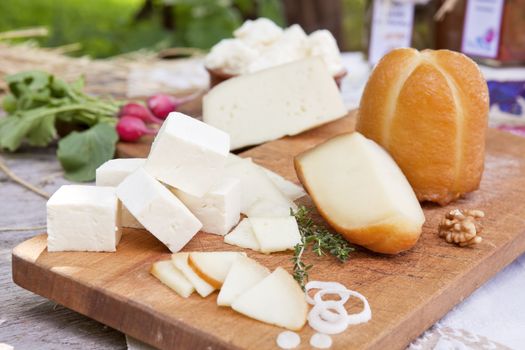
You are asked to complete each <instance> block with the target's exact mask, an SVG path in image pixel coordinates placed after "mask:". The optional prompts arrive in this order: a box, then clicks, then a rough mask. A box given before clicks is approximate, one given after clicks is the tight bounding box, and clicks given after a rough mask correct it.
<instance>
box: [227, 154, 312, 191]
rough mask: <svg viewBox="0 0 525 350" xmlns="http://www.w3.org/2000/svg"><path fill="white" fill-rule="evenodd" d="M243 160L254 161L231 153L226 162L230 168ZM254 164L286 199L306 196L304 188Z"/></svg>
mask: <svg viewBox="0 0 525 350" xmlns="http://www.w3.org/2000/svg"><path fill="white" fill-rule="evenodd" d="M243 159H247V160H249V161H252V159H251V158H241V157H239V156H237V155H235V154H233V153H230V154H229V155H228V159H227V161H226V166H228V164H232V163H235V162H239V161H242V160H243ZM253 164H254V165H256V166H257V167H259V168H260V169H262V170H263V171H264V173H265V174H266V176H268V178H269V179H270V181H272V183H273V184H274V186H275V187H277V189H278V190H279V192H281V193H282V194H284V195H285V196H286V197H288V199H289V200H291V201H294V200H296V199H299V198H301V197H303V196H306V192H305V191H304V190H303V188H302V187H301V186H298V185H296V184H294V183H293V182H291V181H288V180H286V179H285V178H284V177H282V176H281V175H279V174H277V173H274V172H273V171H271V170H270V169H267V168H265V167H263V166H262V165H259V164H256V163H253Z"/></svg>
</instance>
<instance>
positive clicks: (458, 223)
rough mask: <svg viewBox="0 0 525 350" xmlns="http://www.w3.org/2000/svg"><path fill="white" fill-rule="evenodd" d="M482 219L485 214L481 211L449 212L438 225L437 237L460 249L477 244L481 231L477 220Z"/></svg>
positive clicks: (457, 210)
mask: <svg viewBox="0 0 525 350" xmlns="http://www.w3.org/2000/svg"><path fill="white" fill-rule="evenodd" d="M483 217H485V213H484V212H482V211H481V210H464V211H462V210H460V209H454V210H451V211H450V212H449V213H448V214H447V215H445V218H444V219H443V220H442V221H441V223H440V224H439V230H438V233H439V237H441V238H444V239H445V240H446V241H447V242H448V243H454V244H457V245H459V246H460V247H465V246H470V245H474V244H478V243H480V242H481V241H482V238H481V237H480V236H479V234H480V233H481V232H482V231H483V226H482V225H481V223H480V222H479V219H480V218H483Z"/></svg>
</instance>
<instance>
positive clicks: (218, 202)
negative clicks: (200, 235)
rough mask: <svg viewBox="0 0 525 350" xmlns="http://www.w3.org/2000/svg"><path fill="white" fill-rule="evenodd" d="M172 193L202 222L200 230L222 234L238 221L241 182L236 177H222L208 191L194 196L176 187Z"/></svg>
mask: <svg viewBox="0 0 525 350" xmlns="http://www.w3.org/2000/svg"><path fill="white" fill-rule="evenodd" d="M171 190H172V191H173V193H174V194H175V195H176V196H177V197H178V198H179V199H180V200H181V201H182V203H184V204H185V205H186V206H187V207H188V209H189V210H190V211H191V212H192V213H193V214H194V215H195V216H196V217H197V219H199V220H200V221H201V222H202V231H204V232H207V233H214V234H217V235H221V236H224V235H225V234H227V233H228V232H229V231H230V230H231V228H232V227H233V226H235V225H236V224H237V223H238V222H239V218H240V212H241V184H240V180H239V179H236V178H222V179H220V180H219V182H217V183H216V184H215V185H214V186H213V187H212V188H211V190H210V191H209V192H207V193H206V194H205V195H203V196H202V197H196V196H193V195H191V194H188V193H185V192H183V191H181V190H178V189H176V188H171Z"/></svg>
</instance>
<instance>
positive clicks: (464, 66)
mask: <svg viewBox="0 0 525 350" xmlns="http://www.w3.org/2000/svg"><path fill="white" fill-rule="evenodd" d="M488 110H489V98H488V89H487V84H486V82H485V80H484V79H483V76H482V75H481V72H480V70H479V68H478V66H477V65H476V64H475V63H474V62H473V61H472V60H471V59H469V58H468V57H466V56H465V55H463V54H461V53H458V52H453V51H448V50H438V51H434V50H425V51H422V52H419V51H417V50H414V49H407V48H404V49H397V50H393V51H391V52H390V53H389V54H387V55H386V56H385V57H383V59H382V60H381V61H380V62H379V63H378V64H377V66H376V67H375V69H374V71H373V72H372V75H371V76H370V79H369V80H368V83H367V85H366V87H365V90H364V93H363V97H362V99H361V104H360V107H359V113H358V121H357V126H356V130H357V131H359V132H361V133H362V134H363V135H365V136H366V137H368V138H371V139H372V140H374V141H376V142H377V143H379V144H380V145H381V146H383V147H384V148H385V149H386V150H387V151H388V152H389V153H390V155H391V156H392V157H393V158H394V159H395V161H396V162H397V164H398V165H399V167H400V168H401V170H402V171H403V173H404V174H405V176H406V177H407V178H408V180H409V182H410V184H411V185H412V187H413V188H414V191H415V192H416V195H417V198H418V199H419V200H420V201H431V202H436V203H439V204H441V205H446V204H447V203H449V202H451V201H453V200H455V199H457V198H458V197H460V196H461V195H463V194H465V193H468V192H471V191H474V190H476V189H478V188H479V183H480V181H481V175H482V173H483V162H484V151H485V133H486V129H487V115H488Z"/></svg>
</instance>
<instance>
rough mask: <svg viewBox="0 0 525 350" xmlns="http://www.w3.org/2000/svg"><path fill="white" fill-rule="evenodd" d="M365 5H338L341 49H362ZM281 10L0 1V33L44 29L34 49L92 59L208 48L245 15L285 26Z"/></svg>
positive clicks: (267, 2)
mask: <svg viewBox="0 0 525 350" xmlns="http://www.w3.org/2000/svg"><path fill="white" fill-rule="evenodd" d="M297 1H300V0H297ZM365 2H366V1H365V0H343V19H342V22H343V23H342V34H343V44H342V45H341V46H342V49H344V50H359V49H361V47H362V37H363V27H364V26H363V21H364V6H365ZM148 5H152V6H148ZM282 7H283V6H282V3H281V2H280V1H279V0H154V1H152V2H151V4H148V3H147V2H146V1H145V0H89V1H86V0H61V1H59V0H0V32H5V31H12V30H19V29H24V28H29V27H36V26H44V27H46V28H48V30H49V35H48V36H46V37H40V38H35V39H34V40H35V41H36V42H38V44H39V45H42V46H45V47H57V46H62V45H68V44H74V43H76V44H80V45H79V49H78V50H76V51H74V52H71V53H70V54H71V55H77V56H79V55H89V56H91V57H96V58H103V57H109V56H114V55H118V54H122V53H127V52H131V51H136V50H139V49H143V48H146V49H152V50H161V49H164V48H168V47H196V48H202V49H208V48H210V47H211V46H213V45H214V44H215V43H216V42H217V41H219V40H220V39H222V38H225V37H229V36H231V33H232V31H233V30H234V29H235V28H237V27H238V26H239V25H240V24H242V22H243V19H244V18H247V17H250V16H251V17H253V16H261V17H268V18H270V19H272V20H274V21H275V22H276V23H277V24H279V25H281V26H284V25H287V24H286V23H285V20H284V15H283V8H282ZM210 29H212V30H210ZM18 40H19V41H20V40H21V39H18Z"/></svg>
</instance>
